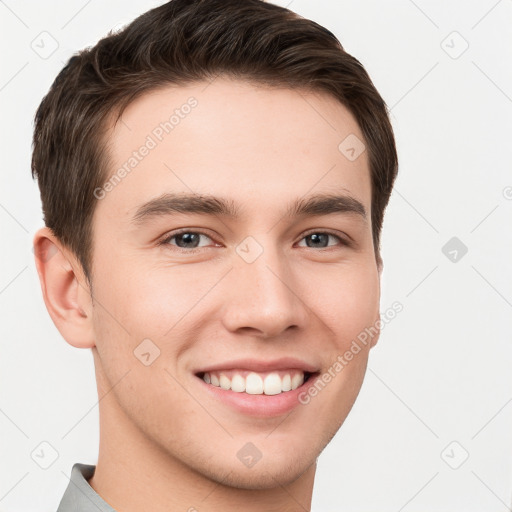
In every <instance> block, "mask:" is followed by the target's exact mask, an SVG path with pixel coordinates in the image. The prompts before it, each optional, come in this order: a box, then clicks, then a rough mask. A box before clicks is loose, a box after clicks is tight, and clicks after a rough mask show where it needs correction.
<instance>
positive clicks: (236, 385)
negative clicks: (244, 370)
mask: <svg viewBox="0 0 512 512" xmlns="http://www.w3.org/2000/svg"><path fill="white" fill-rule="evenodd" d="M231 391H236V392H237V393H242V392H243V391H245V379H244V378H243V377H242V376H241V375H235V376H234V377H233V378H232V379H231Z"/></svg>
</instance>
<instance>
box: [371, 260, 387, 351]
mask: <svg viewBox="0 0 512 512" xmlns="http://www.w3.org/2000/svg"><path fill="white" fill-rule="evenodd" d="M383 268H384V262H383V261H382V257H381V255H380V253H379V254H378V256H377V270H378V271H379V278H378V279H379V301H378V304H379V305H380V282H381V277H382V269H383ZM374 325H375V327H376V328H378V333H377V334H375V335H374V336H372V340H371V342H370V348H373V347H374V346H375V345H377V341H379V338H380V329H381V326H382V321H381V319H380V311H377V318H376V320H375V323H374Z"/></svg>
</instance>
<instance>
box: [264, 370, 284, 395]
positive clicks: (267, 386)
mask: <svg viewBox="0 0 512 512" xmlns="http://www.w3.org/2000/svg"><path fill="white" fill-rule="evenodd" d="M263 391H264V393H265V395H278V394H279V393H281V377H279V375H278V374H277V373H269V374H268V375H267V376H266V377H265V380H264V381H263Z"/></svg>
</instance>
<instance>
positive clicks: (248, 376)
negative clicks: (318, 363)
mask: <svg viewBox="0 0 512 512" xmlns="http://www.w3.org/2000/svg"><path fill="white" fill-rule="evenodd" d="M317 374H319V372H308V371H304V370H301V369H298V368H291V369H283V370H272V371H266V372H256V371H252V370H244V369H230V370H214V371H205V372H198V373H196V377H198V378H200V379H202V380H203V381H204V382H205V383H206V384H208V385H210V386H213V387H216V388H220V389H223V390H224V391H232V392H234V393H243V394H245V395H267V396H275V395H280V394H282V393H288V392H290V391H295V390H296V389H298V388H299V387H301V386H303V385H304V384H305V383H306V382H308V381H309V380H310V379H311V378H312V377H315V376H316V375H317Z"/></svg>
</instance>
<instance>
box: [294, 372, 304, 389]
mask: <svg viewBox="0 0 512 512" xmlns="http://www.w3.org/2000/svg"><path fill="white" fill-rule="evenodd" d="M303 383H304V374H303V373H296V374H295V375H294V376H293V377H292V389H297V388H298V387H299V386H301V385H302V384H303Z"/></svg>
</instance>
